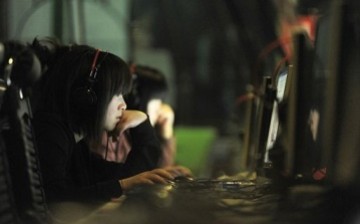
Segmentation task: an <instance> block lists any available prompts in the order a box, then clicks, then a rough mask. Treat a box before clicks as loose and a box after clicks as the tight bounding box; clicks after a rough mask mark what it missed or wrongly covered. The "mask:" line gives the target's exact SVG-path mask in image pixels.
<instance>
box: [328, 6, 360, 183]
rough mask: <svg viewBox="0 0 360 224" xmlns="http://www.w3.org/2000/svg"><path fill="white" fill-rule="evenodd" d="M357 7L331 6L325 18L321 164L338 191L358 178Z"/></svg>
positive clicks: (359, 58) (359, 83)
mask: <svg viewBox="0 0 360 224" xmlns="http://www.w3.org/2000/svg"><path fill="white" fill-rule="evenodd" d="M354 4H355V6H356V4H357V6H359V3H357V2H356V1H353V2H351V1H348V2H347V3H343V4H340V3H338V2H334V4H333V5H332V8H331V10H332V13H331V17H330V18H328V23H329V24H330V25H329V30H328V31H327V33H330V34H331V35H329V40H328V42H327V46H328V48H329V50H328V51H329V52H328V54H327V55H328V57H327V58H324V59H325V63H326V64H325V71H326V74H327V75H326V88H325V94H326V101H325V103H324V111H325V113H324V116H323V117H324V118H323V119H324V122H323V126H321V131H322V132H323V138H322V139H321V145H322V158H321V159H322V163H323V164H325V165H327V176H328V179H329V182H330V183H331V184H333V185H335V186H339V187H341V188H348V187H351V188H358V187H359V186H360V177H359V175H358V170H359V168H360V151H359V147H360V138H359V136H360V116H359V114H360V106H359V102H360V92H359V86H360V78H359V77H360V75H359V73H360V64H359V61H360V56H359V55H360V43H359V38H358V36H359V31H358V27H359V25H360V21H359V19H358V15H359V7H355V6H354Z"/></svg>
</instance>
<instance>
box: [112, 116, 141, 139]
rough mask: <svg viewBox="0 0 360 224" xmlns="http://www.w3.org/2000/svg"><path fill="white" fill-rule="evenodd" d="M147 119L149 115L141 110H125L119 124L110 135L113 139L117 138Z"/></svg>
mask: <svg viewBox="0 0 360 224" xmlns="http://www.w3.org/2000/svg"><path fill="white" fill-rule="evenodd" d="M146 119H147V115H146V114H145V113H144V112H142V111H139V110H125V111H124V112H123V114H122V116H121V119H120V121H119V123H117V125H116V127H115V129H114V130H113V131H112V132H110V133H109V135H110V136H112V137H113V138H117V137H118V136H119V134H120V133H121V132H123V131H125V130H126V129H129V128H134V127H136V126H138V125H139V124H141V123H142V122H144V121H145V120H146Z"/></svg>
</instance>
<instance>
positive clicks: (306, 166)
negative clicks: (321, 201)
mask: <svg viewBox="0 0 360 224" xmlns="http://www.w3.org/2000/svg"><path fill="white" fill-rule="evenodd" d="M293 46H294V49H293V56H292V58H291V64H292V65H293V71H292V73H291V76H290V77H287V79H289V80H288V85H287V86H286V87H287V88H286V89H285V94H286V97H285V98H284V101H285V102H284V103H285V105H286V107H285V109H284V110H285V113H284V114H283V115H282V116H284V117H283V118H281V119H282V120H283V124H281V128H282V137H283V146H284V147H283V149H284V164H283V171H282V172H283V173H285V175H286V176H288V177H290V178H291V179H301V180H306V179H308V178H311V177H310V176H311V172H312V169H313V166H314V164H313V159H312V157H313V152H312V151H311V150H310V148H311V147H310V146H309V140H310V137H311V136H310V135H311V129H310V126H309V123H308V121H309V116H310V113H311V106H312V101H313V89H314V88H313V62H314V49H313V45H312V44H311V42H310V40H309V38H308V36H307V34H306V33H305V32H304V33H303V32H300V33H296V34H294V36H293Z"/></svg>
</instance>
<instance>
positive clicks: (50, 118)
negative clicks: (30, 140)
mask: <svg viewBox="0 0 360 224" xmlns="http://www.w3.org/2000/svg"><path fill="white" fill-rule="evenodd" d="M32 123H33V127H34V132H35V136H36V138H37V141H49V142H51V141H58V142H63V143H64V144H65V143H66V142H72V141H75V139H74V136H73V132H72V130H71V127H70V125H68V123H67V122H66V121H65V120H64V119H63V118H62V117H60V116H58V115H56V114H52V113H47V112H38V113H36V114H35V115H34V119H33V122H32Z"/></svg>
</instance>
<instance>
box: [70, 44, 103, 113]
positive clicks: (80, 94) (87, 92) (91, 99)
mask: <svg viewBox="0 0 360 224" xmlns="http://www.w3.org/2000/svg"><path fill="white" fill-rule="evenodd" d="M100 52H101V50H100V49H96V52H95V56H94V59H93V62H92V65H91V71H90V74H89V77H88V78H87V81H86V85H85V86H83V87H79V88H77V89H76V90H75V91H74V101H75V102H76V104H77V105H79V106H92V105H95V104H96V102H97V96H96V93H95V91H94V90H93V85H94V83H95V82H96V76H97V72H98V69H99V67H100V65H101V63H99V64H96V63H97V61H98V57H99V55H100ZM104 58H105V56H104ZM104 58H103V60H104Z"/></svg>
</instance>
